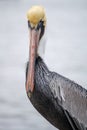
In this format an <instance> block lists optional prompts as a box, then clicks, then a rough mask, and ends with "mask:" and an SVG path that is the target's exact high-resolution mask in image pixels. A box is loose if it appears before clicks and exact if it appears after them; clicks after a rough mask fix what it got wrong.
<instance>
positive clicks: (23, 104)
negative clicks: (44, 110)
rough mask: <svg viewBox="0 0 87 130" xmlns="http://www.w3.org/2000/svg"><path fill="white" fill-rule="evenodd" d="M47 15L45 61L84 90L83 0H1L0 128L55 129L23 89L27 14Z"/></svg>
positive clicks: (86, 33) (86, 13) (86, 8)
mask: <svg viewBox="0 0 87 130" xmlns="http://www.w3.org/2000/svg"><path fill="white" fill-rule="evenodd" d="M32 5H42V6H44V7H45V9H46V14H47V44H46V51H45V58H44V59H45V62H46V64H47V65H48V67H49V69H50V70H52V71H56V72H58V73H60V74H62V75H64V76H66V77H68V78H70V79H72V80H74V81H75V82H77V83H79V84H80V85H82V86H83V87H85V88H86V89H87V0H31V1H30V0H0V130H49V129H50V130H55V129H56V128H54V127H53V126H52V125H50V124H49V123H48V122H47V121H46V120H45V119H44V118H43V117H42V116H41V115H40V114H39V113H38V112H37V111H36V110H35V109H34V108H33V106H32V105H31V103H30V101H29V100H28V98H27V96H26V92H25V67H26V61H27V60H28V49H29V48H28V43H29V38H28V27H27V19H26V12H27V10H28V9H29V8H30V7H31V6H32Z"/></svg>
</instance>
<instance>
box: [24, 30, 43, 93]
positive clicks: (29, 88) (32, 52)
mask: <svg viewBox="0 0 87 130" xmlns="http://www.w3.org/2000/svg"><path fill="white" fill-rule="evenodd" d="M39 37H40V30H38V31H36V30H35V29H32V30H31V29H30V49H29V66H28V73H27V79H26V92H27V93H28V92H31V93H32V92H33V90H34V74H35V60H36V56H37V48H38V44H39Z"/></svg>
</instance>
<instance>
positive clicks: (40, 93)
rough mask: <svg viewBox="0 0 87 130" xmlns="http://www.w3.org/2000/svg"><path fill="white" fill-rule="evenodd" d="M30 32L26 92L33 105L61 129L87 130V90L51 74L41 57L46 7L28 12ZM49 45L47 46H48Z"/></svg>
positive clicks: (37, 7) (34, 8)
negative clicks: (40, 48)
mask: <svg viewBox="0 0 87 130" xmlns="http://www.w3.org/2000/svg"><path fill="white" fill-rule="evenodd" d="M27 18H28V27H29V32H30V48H29V49H30V51H29V62H28V63H27V67H26V93H27V96H28V98H29V99H30V101H31V103H32V104H33V106H34V107H35V108H36V109H37V110H38V111H39V113H41V114H42V116H44V117H45V118H46V119H47V120H48V121H49V122H50V123H51V124H53V125H54V126H55V127H56V128H58V129H60V130H87V90H86V89H84V88H83V87H81V86H80V85H78V84H76V83H75V82H73V81H71V80H69V79H68V78H65V77H64V76H61V75H60V74H57V73H55V72H51V71H50V70H49V69H48V68H47V66H46V64H45V63H44V61H43V58H42V57H41V56H40V51H39V47H40V46H41V44H42V39H43V36H44V33H45V28H46V15H45V11H44V8H43V7H41V6H33V7H31V8H30V10H29V11H28V13H27ZM44 44H45V43H44Z"/></svg>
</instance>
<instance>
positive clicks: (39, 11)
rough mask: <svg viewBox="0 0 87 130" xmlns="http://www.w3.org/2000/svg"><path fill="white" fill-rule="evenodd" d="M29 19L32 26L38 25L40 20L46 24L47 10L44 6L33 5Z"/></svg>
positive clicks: (29, 12) (28, 13) (28, 15)
mask: <svg viewBox="0 0 87 130" xmlns="http://www.w3.org/2000/svg"><path fill="white" fill-rule="evenodd" d="M27 19H28V20H29V21H30V24H31V26H32V27H36V26H37V25H38V23H39V21H40V20H42V21H43V22H44V26H45V25H46V16H45V10H44V8H43V7H42V6H32V7H31V8H30V9H29V11H28V12H27Z"/></svg>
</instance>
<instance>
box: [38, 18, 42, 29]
mask: <svg viewBox="0 0 87 130" xmlns="http://www.w3.org/2000/svg"><path fill="white" fill-rule="evenodd" d="M42 27H43V21H42V20H40V22H39V23H38V25H37V30H39V28H42Z"/></svg>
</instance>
